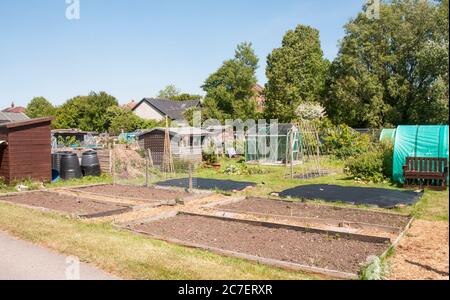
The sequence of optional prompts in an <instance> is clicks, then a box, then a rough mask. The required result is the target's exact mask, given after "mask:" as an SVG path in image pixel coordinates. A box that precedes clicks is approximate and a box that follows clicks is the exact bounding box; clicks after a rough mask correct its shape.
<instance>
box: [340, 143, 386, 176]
mask: <svg viewBox="0 0 450 300" xmlns="http://www.w3.org/2000/svg"><path fill="white" fill-rule="evenodd" d="M392 160H393V146H392V144H390V143H381V144H378V145H377V146H376V147H375V148H374V149H373V150H371V151H368V152H366V153H363V154H360V155H359V156H356V157H352V158H350V159H349V160H348V161H347V162H346V164H345V169H344V171H345V173H346V174H347V175H350V176H352V177H353V178H355V179H356V180H361V181H365V182H374V183H379V182H384V181H386V180H388V178H390V177H391V176H392Z"/></svg>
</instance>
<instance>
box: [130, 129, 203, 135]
mask: <svg viewBox="0 0 450 300" xmlns="http://www.w3.org/2000/svg"><path fill="white" fill-rule="evenodd" d="M155 131H159V132H165V131H166V128H163V127H158V128H153V129H151V130H147V131H144V132H142V133H141V134H139V135H138V136H141V135H145V134H148V133H151V132H155ZM209 134H210V133H209V132H208V131H206V130H202V129H200V128H197V127H179V128H169V135H170V136H175V135H184V136H186V135H201V136H207V135H209Z"/></svg>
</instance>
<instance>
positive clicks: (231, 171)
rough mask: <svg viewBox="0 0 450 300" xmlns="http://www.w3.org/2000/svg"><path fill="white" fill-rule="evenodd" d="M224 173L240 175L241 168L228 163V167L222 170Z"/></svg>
mask: <svg viewBox="0 0 450 300" xmlns="http://www.w3.org/2000/svg"><path fill="white" fill-rule="evenodd" d="M223 173H224V174H226V175H241V174H242V173H243V172H242V168H241V167H240V166H238V165H229V166H228V167H226V169H225V170H224V171H223Z"/></svg>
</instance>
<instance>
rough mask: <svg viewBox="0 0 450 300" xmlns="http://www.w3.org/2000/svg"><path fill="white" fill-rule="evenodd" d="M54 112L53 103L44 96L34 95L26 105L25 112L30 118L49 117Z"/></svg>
mask: <svg viewBox="0 0 450 300" xmlns="http://www.w3.org/2000/svg"><path fill="white" fill-rule="evenodd" d="M55 113H56V109H55V107H54V106H53V104H51V103H50V101H48V100H47V99H45V98H44V97H35V98H33V99H32V100H31V101H30V103H28V105H27V110H26V114H27V116H29V117H30V118H43V117H51V116H54V115H55Z"/></svg>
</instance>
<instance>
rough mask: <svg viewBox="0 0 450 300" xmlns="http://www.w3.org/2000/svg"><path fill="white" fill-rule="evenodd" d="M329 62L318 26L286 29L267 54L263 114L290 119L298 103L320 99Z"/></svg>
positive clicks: (284, 120)
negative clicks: (282, 36) (323, 48)
mask: <svg viewBox="0 0 450 300" xmlns="http://www.w3.org/2000/svg"><path fill="white" fill-rule="evenodd" d="M328 65H329V63H328V61H327V60H325V59H324V57H323V52H322V49H321V46H320V40H319V31H318V30H316V29H314V28H311V27H309V26H303V25H299V26H298V27H297V28H296V29H295V30H289V31H288V32H287V33H286V34H285V36H284V38H283V41H282V46H281V48H277V49H274V50H273V52H272V53H271V54H270V55H269V57H268V58H267V69H266V76H267V79H268V82H267V84H266V88H265V91H264V94H265V96H266V104H265V105H266V110H265V115H266V118H267V119H278V120H279V121H281V122H290V121H292V120H293V119H295V118H296V116H295V110H296V109H297V107H298V106H299V105H300V104H301V103H303V102H319V101H320V100H321V95H322V93H323V91H324V87H325V78H326V74H327V69H328Z"/></svg>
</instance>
